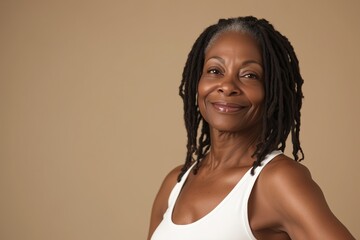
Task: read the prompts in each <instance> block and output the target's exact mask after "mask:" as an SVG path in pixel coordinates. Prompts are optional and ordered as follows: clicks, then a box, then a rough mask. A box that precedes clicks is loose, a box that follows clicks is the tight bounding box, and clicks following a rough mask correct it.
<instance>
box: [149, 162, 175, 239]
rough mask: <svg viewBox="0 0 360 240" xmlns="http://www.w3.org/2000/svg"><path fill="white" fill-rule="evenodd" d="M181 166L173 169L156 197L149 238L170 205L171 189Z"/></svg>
mask: <svg viewBox="0 0 360 240" xmlns="http://www.w3.org/2000/svg"><path fill="white" fill-rule="evenodd" d="M180 170H181V166H179V167H177V168H175V169H174V170H172V171H171V172H170V173H169V174H168V175H167V176H166V177H165V179H164V181H163V183H162V184H161V187H160V189H159V191H158V193H157V195H156V197H155V200H154V203H153V206H152V210H151V217H150V227H149V233H148V238H147V239H148V240H149V239H150V238H151V236H152V234H153V232H154V231H155V229H156V228H157V226H158V225H159V224H160V222H161V221H162V218H163V215H164V213H165V211H166V209H167V207H168V199H169V195H170V192H171V190H172V189H173V187H174V186H175V184H176V182H177V177H178V174H179V173H180Z"/></svg>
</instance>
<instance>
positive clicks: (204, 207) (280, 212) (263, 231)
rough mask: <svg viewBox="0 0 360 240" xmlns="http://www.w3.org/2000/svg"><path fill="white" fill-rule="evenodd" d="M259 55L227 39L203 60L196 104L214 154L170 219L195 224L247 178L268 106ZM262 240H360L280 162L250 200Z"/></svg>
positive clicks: (160, 210) (245, 40)
mask: <svg viewBox="0 0 360 240" xmlns="http://www.w3.org/2000/svg"><path fill="white" fill-rule="evenodd" d="M261 59H262V58H261V52H260V49H259V47H258V45H257V43H256V42H255V41H254V40H253V39H252V37H250V36H249V35H246V34H243V33H238V32H226V33H223V34H222V35H221V36H220V37H219V38H218V39H217V40H216V41H215V43H214V44H213V45H212V46H211V47H210V48H209V49H208V50H207V52H206V53H205V63H204V68H203V73H202V76H201V79H200V82H199V86H198V104H199V109H200V112H201V114H202V116H203V117H204V119H205V120H206V121H207V122H208V123H209V126H210V136H211V150H210V152H209V153H208V154H207V156H206V157H205V158H204V159H203V161H202V163H201V168H200V169H199V171H198V174H197V175H193V174H190V175H189V177H188V179H187V181H186V184H184V187H183V189H182V191H181V193H180V195H179V197H178V199H177V202H176V204H175V208H174V211H173V215H172V220H173V222H174V223H176V224H190V223H193V222H195V221H197V220H199V219H201V218H202V217H204V216H205V215H207V214H208V213H209V212H210V211H211V210H212V209H214V208H215V207H216V206H217V205H218V204H219V203H220V202H221V201H222V200H223V199H224V198H225V196H226V195H227V194H228V193H229V192H230V191H231V190H232V188H233V187H234V186H235V185H236V184H237V183H238V181H239V180H240V179H241V178H242V177H243V175H244V174H245V173H246V171H247V170H249V169H250V168H251V166H252V163H253V161H254V160H255V159H254V158H253V157H252V154H253V152H254V151H255V144H256V142H257V140H258V137H259V134H260V132H261V121H260V119H261V116H262V108H263V100H264V84H263V68H262V62H261ZM180 169H181V166H179V167H177V168H175V169H174V170H172V171H171V172H170V173H169V174H168V175H167V177H166V178H165V180H164V182H163V184H162V186H161V188H160V190H159V192H158V194H157V196H156V199H155V201H154V205H153V209H152V215H151V221H150V229H149V235H148V239H150V238H151V235H152V234H153V232H154V231H155V229H156V227H157V226H158V225H159V224H160V222H161V220H162V217H163V214H164V212H165V211H166V209H167V207H168V206H167V201H168V197H169V194H170V192H171V190H172V188H173V187H174V185H175V184H176V182H177V181H176V179H177V176H178V174H179V173H180ZM248 212H249V222H250V226H251V229H252V231H253V234H254V235H255V237H256V238H257V239H267V240H273V239H277V240H282V239H328V240H332V239H354V238H353V237H352V236H351V234H350V233H349V232H348V230H347V229H346V228H345V227H344V226H343V225H342V224H341V223H340V222H339V221H338V220H337V219H336V217H335V216H334V215H333V214H332V212H331V211H330V209H329V207H328V205H327V203H326V200H325V198H324V196H323V194H322V192H321V190H320V188H319V187H318V185H317V184H316V183H315V182H314V181H313V180H312V178H311V175H310V172H309V171H308V169H307V168H306V167H305V166H303V165H301V164H299V163H297V162H295V161H294V160H292V159H290V158H288V157H287V156H285V155H279V156H277V157H276V158H274V159H273V160H272V161H271V162H270V163H268V164H267V165H266V167H265V168H264V169H263V171H262V172H261V174H260V176H259V178H258V180H257V181H256V184H255V186H254V188H253V191H252V193H251V196H250V199H249V208H248Z"/></svg>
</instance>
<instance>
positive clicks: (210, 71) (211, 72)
mask: <svg viewBox="0 0 360 240" xmlns="http://www.w3.org/2000/svg"><path fill="white" fill-rule="evenodd" d="M207 73H209V74H215V75H220V74H222V72H221V71H220V70H219V69H216V68H211V69H209V70H207Z"/></svg>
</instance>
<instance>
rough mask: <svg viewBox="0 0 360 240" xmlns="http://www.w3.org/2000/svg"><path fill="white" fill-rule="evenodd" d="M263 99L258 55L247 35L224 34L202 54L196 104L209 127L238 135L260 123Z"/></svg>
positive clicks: (257, 49) (257, 47)
mask: <svg viewBox="0 0 360 240" xmlns="http://www.w3.org/2000/svg"><path fill="white" fill-rule="evenodd" d="M263 100H264V84H263V67H262V56H261V51H260V48H259V46H258V44H257V42H256V41H255V40H254V39H253V38H252V37H251V36H250V35H248V34H245V33H239V32H225V33H223V34H221V35H220V36H219V37H218V38H217V39H216V40H215V42H214V43H213V44H212V45H211V46H210V47H209V48H208V49H207V51H206V52H205V61H204V68H203V72H202V76H201V78H200V81H199V85H198V105H199V109H200V112H201V115H202V116H203V118H204V119H205V120H206V122H208V123H209V125H210V126H211V127H213V128H215V129H218V130H219V131H225V132H240V131H248V130H253V129H254V128H257V129H256V130H257V131H258V130H259V126H260V123H261V115H262V106H263Z"/></svg>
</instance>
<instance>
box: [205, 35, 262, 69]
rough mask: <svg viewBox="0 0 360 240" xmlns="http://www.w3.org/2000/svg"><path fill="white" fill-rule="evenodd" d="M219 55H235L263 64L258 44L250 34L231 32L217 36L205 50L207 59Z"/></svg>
mask: <svg viewBox="0 0 360 240" xmlns="http://www.w3.org/2000/svg"><path fill="white" fill-rule="evenodd" d="M218 54H235V55H237V56H244V57H249V58H254V59H256V60H258V61H260V62H261V58H262V57H261V50H260V46H259V44H258V42H257V41H256V40H255V38H254V37H252V36H251V35H250V34H248V33H243V32H235V31H229V32H224V33H221V34H220V35H218V36H215V39H213V40H211V41H210V43H209V45H208V47H207V48H206V50H205V59H208V58H210V57H212V56H214V55H218Z"/></svg>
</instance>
